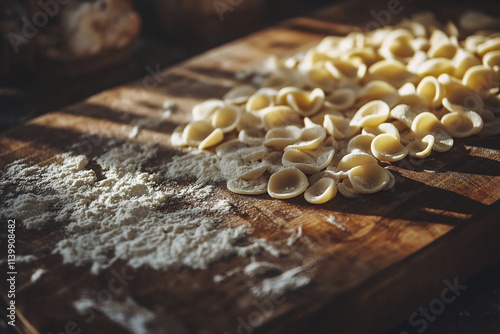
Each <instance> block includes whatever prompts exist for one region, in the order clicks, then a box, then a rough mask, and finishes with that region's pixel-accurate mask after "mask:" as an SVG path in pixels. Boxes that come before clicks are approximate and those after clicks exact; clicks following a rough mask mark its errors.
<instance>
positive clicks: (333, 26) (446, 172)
mask: <svg viewBox="0 0 500 334" xmlns="http://www.w3.org/2000/svg"><path fill="white" fill-rule="evenodd" d="M350 29H352V27H350V26H346V25H340V24H337V23H332V22H328V21H322V20H316V19H311V18H298V19H294V20H291V21H287V22H286V23H284V24H282V25H279V26H277V27H273V28H271V29H268V30H265V31H262V32H259V33H257V34H254V35H251V36H248V37H246V38H243V39H241V40H238V41H236V42H233V43H230V44H227V45H225V46H223V47H221V48H217V49H214V50H212V51H210V52H207V53H205V54H202V55H200V56H198V57H195V58H193V59H190V60H188V61H186V62H184V63H181V64H179V65H178V66H175V67H173V68H170V69H168V70H166V71H165V72H162V74H161V75H159V76H156V77H146V78H144V79H143V80H140V81H139V82H137V83H134V84H130V85H126V86H122V87H118V88H116V89H112V90H109V91H105V92H103V93H101V94H98V95H96V96H93V97H91V98H89V99H87V100H86V101H84V102H82V103H80V104H77V105H74V106H70V107H68V108H66V109H63V110H61V111H58V112H54V113H50V114H47V115H45V116H42V117H40V118H37V119H35V120H33V121H31V122H29V123H27V124H26V125H24V126H22V127H19V128H17V129H14V130H13V131H10V132H8V133H5V134H4V135H2V136H1V137H0V147H1V148H2V151H1V154H0V167H2V168H4V167H5V166H6V165H7V164H9V163H10V162H12V161H15V160H17V159H20V158H28V159H29V161H31V162H32V163H42V164H43V163H48V162H50V161H52V159H53V157H54V155H55V154H57V153H61V152H65V151H66V150H67V149H68V147H69V146H70V145H72V144H73V143H76V142H80V144H81V143H82V139H81V135H86V136H87V137H86V138H85V139H84V145H83V146H82V147H86V148H88V149H87V150H86V152H85V153H87V154H88V155H89V156H96V155H97V154H99V153H100V152H101V150H102V148H103V146H104V144H105V143H106V142H108V141H109V140H113V139H118V140H123V141H133V142H137V143H149V142H155V143H158V145H159V146H160V154H159V157H158V158H157V159H158V161H161V162H165V161H168V160H169V159H170V158H171V156H172V155H173V154H179V152H178V150H176V149H173V148H172V147H170V146H169V144H168V143H169V139H170V132H171V131H172V130H173V128H174V127H175V126H176V125H177V124H181V123H185V122H186V121H187V120H188V119H189V111H190V109H191V107H192V106H193V105H194V104H195V103H197V102H199V101H201V100H204V99H207V98H210V97H221V96H222V95H223V94H224V93H225V92H226V91H227V90H228V89H230V87H232V86H233V85H235V84H237V83H242V82H245V80H239V79H235V76H234V74H235V72H237V71H239V70H242V69H247V68H258V66H259V65H260V64H261V62H262V61H263V60H264V59H266V58H267V57H268V56H270V55H272V54H277V55H280V56H286V55H291V54H294V53H297V52H299V51H302V50H305V49H307V48H308V47H310V46H311V45H313V44H315V43H317V42H318V41H319V40H320V39H321V38H322V37H323V36H324V35H326V34H345V33H346V32H348V31H349V30H350ZM165 99H169V100H172V101H174V102H176V103H177V104H178V105H179V106H180V108H179V109H180V112H178V113H175V114H174V115H173V116H172V117H171V118H169V119H168V120H167V121H165V122H163V123H162V125H161V127H159V128H151V129H146V130H144V131H142V132H141V133H140V134H139V135H138V136H137V137H136V138H134V139H130V138H129V137H128V133H129V131H130V127H129V126H128V125H127V124H129V123H130V122H131V121H132V120H134V119H140V118H141V117H147V116H152V117H155V116H157V110H158V109H159V108H160V107H161V105H162V103H163V101H164V100H165ZM499 166H500V137H498V136H497V137H492V138H477V137H473V138H468V139H464V140H460V141H458V142H457V143H456V145H455V147H454V148H453V149H452V151H450V152H447V153H445V154H433V156H432V157H430V158H428V159H426V160H423V161H422V162H421V163H418V164H416V163H414V162H413V163H407V162H406V163H403V162H401V163H396V164H394V165H392V166H391V167H390V168H391V170H392V171H393V172H394V173H395V175H397V178H398V182H397V184H396V186H395V191H393V192H392V191H391V192H384V193H378V194H375V195H369V196H362V197H359V198H356V199H355V200H352V199H345V198H342V197H338V198H336V199H335V201H332V202H330V203H328V204H324V205H319V206H312V205H309V204H308V203H307V202H305V201H304V200H302V199H293V200H291V201H278V200H274V199H271V198H270V197H268V196H267V195H263V196H258V197H252V198H249V197H246V196H240V195H236V194H232V193H230V192H229V191H227V190H225V189H224V188H223V187H221V188H220V189H218V193H217V196H218V197H219V198H225V199H230V201H231V202H232V203H233V204H234V206H235V207H236V208H237V214H236V215H234V216H232V217H231V218H230V219H228V221H227V224H229V225H238V224H240V223H241V222H243V221H248V222H251V223H252V226H253V227H254V229H255V231H254V235H255V236H258V237H265V238H266V239H268V240H275V241H283V240H286V239H287V238H288V236H289V233H288V232H287V231H288V230H291V229H296V228H297V227H299V226H302V229H303V236H302V238H300V239H299V240H298V241H297V243H295V244H294V245H293V247H292V248H291V250H292V251H291V252H290V253H289V254H288V255H287V256H286V257H283V258H280V259H279V261H280V263H281V264H282V265H283V267H285V268H292V267H296V266H297V265H305V268H304V272H305V273H306V274H307V275H308V276H309V277H311V278H312V282H311V284H309V285H307V286H305V287H304V288H302V289H300V290H298V291H294V292H288V293H287V294H286V295H284V296H282V297H281V299H279V300H274V301H272V305H273V308H274V310H273V312H269V314H267V318H266V319H265V321H264V322H263V323H262V324H260V325H258V326H256V328H252V330H255V332H261V333H285V332H313V331H314V332H331V331H336V332H339V333H362V332H371V333H377V332H382V331H383V330H386V329H388V328H390V327H391V326H392V325H395V324H396V323H398V322H399V321H401V320H403V319H405V318H407V317H408V316H409V315H410V314H411V313H412V312H413V311H415V310H416V309H417V308H418V306H420V305H423V304H424V303H425V302H426V301H427V300H428V299H429V298H430V297H432V296H435V295H436V294H437V293H439V292H440V291H441V290H442V289H443V284H444V283H443V281H444V280H445V279H447V280H450V281H453V279H454V278H455V277H458V279H459V281H460V282H463V281H464V280H466V279H468V278H469V277H470V276H471V275H473V274H474V273H476V272H478V271H479V270H481V269H483V268H485V267H486V266H487V265H489V264H492V263H495V262H496V261H498V260H499V259H500V246H499V244H500V243H499V242H498V236H499V233H498V232H500V231H499V224H498V218H497V217H498V214H499V209H500V208H499V201H498V200H499V199H500V175H499V172H498V171H499V170H500V169H499ZM428 170H434V171H436V173H429V172H427V171H428ZM330 216H334V217H335V219H336V220H337V221H339V222H342V225H341V226H336V225H332V224H330V223H328V222H327V221H326V220H327V217H330ZM17 233H18V238H20V240H22V241H23V243H22V244H21V245H20V249H19V254H34V253H36V254H38V255H39V261H37V262H36V263H27V264H20V265H19V266H20V269H19V275H18V282H19V286H18V293H17V296H16V305H18V314H19V315H20V317H23V319H21V320H22V321H23V324H24V327H22V328H21V330H20V331H21V332H23V333H49V332H53V333H55V332H61V331H64V330H65V327H66V326H67V325H68V323H70V322H74V323H75V325H76V326H78V328H80V329H82V331H83V332H84V333H94V332H95V333H97V332H102V333H107V332H109V333H111V332H121V331H123V328H121V327H119V326H118V325H116V324H115V323H113V322H111V321H110V320H109V319H108V318H107V317H106V316H105V315H104V314H101V313H97V314H95V317H94V318H93V319H92V320H91V321H90V320H89V319H88V315H80V314H78V313H77V312H76V310H75V309H74V307H73V306H72V303H73V302H74V301H75V300H77V299H78V298H80V296H81V293H82V291H84V292H86V293H88V294H89V295H92V296H96V295H97V294H98V293H99V291H101V290H102V289H106V288H107V287H108V284H109V282H110V280H111V279H112V278H113V277H116V273H122V272H124V273H125V274H127V275H130V276H133V279H131V280H130V281H127V285H126V286H125V287H124V289H123V290H121V291H120V292H118V293H116V295H114V296H113V298H114V299H116V300H117V301H123V300H125V299H126V298H127V297H131V298H133V300H135V301H137V302H138V303H139V304H140V305H142V306H144V307H145V308H147V309H148V310H150V311H152V312H153V313H154V314H155V315H156V317H155V320H154V322H153V323H152V324H151V331H152V332H155V331H158V332H168V333H170V332H172V333H203V332H205V333H226V332H227V333H236V332H237V331H238V329H239V328H238V327H239V326H240V325H241V323H240V322H239V319H243V320H245V321H247V322H248V319H249V317H251V316H252V314H253V313H255V312H256V311H259V308H258V306H256V305H269V301H270V299H269V298H265V297H257V296H255V295H253V294H252V293H251V291H250V290H251V287H252V286H253V285H255V284H257V283H258V281H256V280H254V279H249V278H248V277H245V276H244V275H243V274H236V275H234V276H233V277H231V279H229V280H228V281H226V282H224V283H223V284H217V283H215V282H214V281H213V277H214V276H215V275H218V274H224V273H227V272H228V271H230V270H231V269H234V268H241V267H243V266H244V265H246V264H247V263H249V262H250V260H249V259H247V258H238V257H234V258H230V259H227V261H222V262H219V263H215V264H213V265H212V266H211V267H210V268H209V269H208V270H198V271H193V270H188V269H181V270H178V271H175V272H158V271H155V270H152V269H149V268H141V269H140V270H135V271H134V270H133V269H131V268H130V267H127V266H126V265H125V262H118V263H116V264H114V265H113V266H112V267H111V268H109V269H108V270H105V271H104V272H103V273H101V274H99V275H92V274H90V272H89V267H88V266H83V267H74V266H72V265H68V264H62V262H61V258H60V257H59V256H58V255H54V254H51V250H52V249H53V246H54V244H55V243H56V242H57V241H58V240H59V239H60V238H61V236H60V231H57V230H50V229H44V230H43V231H42V233H41V232H38V231H32V230H26V229H23V228H20V229H19V231H18V232H17ZM258 259H259V260H268V261H271V262H275V261H277V260H276V259H275V258H272V257H271V256H270V255H268V254H261V255H259V256H258ZM40 267H43V268H45V269H46V270H47V273H46V274H44V276H43V279H41V280H40V281H38V282H36V283H32V282H31V281H30V277H31V273H32V272H33V271H34V270H35V269H37V268H40ZM4 291H5V290H4V289H2V297H3V298H4V300H7V298H6V296H5V293H4ZM2 310H5V308H4V307H2ZM360 319H362V321H360ZM241 328H243V327H241ZM247 331H248V329H247Z"/></svg>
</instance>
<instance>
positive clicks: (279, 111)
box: [256, 106, 302, 129]
mask: <svg viewBox="0 0 500 334" xmlns="http://www.w3.org/2000/svg"><path fill="white" fill-rule="evenodd" d="M256 113H257V114H258V115H260V116H261V117H262V121H263V123H264V127H266V128H268V129H272V128H276V127H283V126H287V125H299V124H302V119H301V118H300V115H299V114H297V113H296V112H295V111H293V110H292V108H290V107H289V106H274V107H269V108H265V109H262V110H259V111H258V112H256Z"/></svg>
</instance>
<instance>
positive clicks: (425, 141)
mask: <svg viewBox="0 0 500 334" xmlns="http://www.w3.org/2000/svg"><path fill="white" fill-rule="evenodd" d="M433 147H434V136H433V135H426V136H424V137H423V138H417V139H415V140H413V141H412V142H410V143H409V144H408V145H406V149H407V150H408V154H409V155H410V156H412V157H416V158H425V157H428V156H429V155H430V154H431V152H432V148H433Z"/></svg>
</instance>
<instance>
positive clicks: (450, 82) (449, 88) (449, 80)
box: [438, 73, 469, 96]
mask: <svg viewBox="0 0 500 334" xmlns="http://www.w3.org/2000/svg"><path fill="white" fill-rule="evenodd" d="M438 81H439V82H440V83H441V84H442V85H443V86H444V89H445V91H446V95H447V96H448V95H450V94H452V93H453V92H455V91H457V90H463V89H469V88H467V87H465V86H464V84H463V83H462V79H457V78H455V77H453V76H451V75H449V74H446V73H443V74H441V75H440V76H438Z"/></svg>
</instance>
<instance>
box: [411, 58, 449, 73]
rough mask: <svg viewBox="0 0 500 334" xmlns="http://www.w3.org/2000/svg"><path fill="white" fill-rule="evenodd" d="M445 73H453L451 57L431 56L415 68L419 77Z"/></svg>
mask: <svg viewBox="0 0 500 334" xmlns="http://www.w3.org/2000/svg"><path fill="white" fill-rule="evenodd" d="M443 73H446V74H449V75H453V74H454V73H455V66H454V65H453V62H452V61H451V59H448V58H431V59H429V60H426V61H425V62H424V63H423V64H421V65H420V66H419V68H418V70H417V74H418V75H420V76H421V77H425V76H433V77H438V76H439V75H441V74H443Z"/></svg>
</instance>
